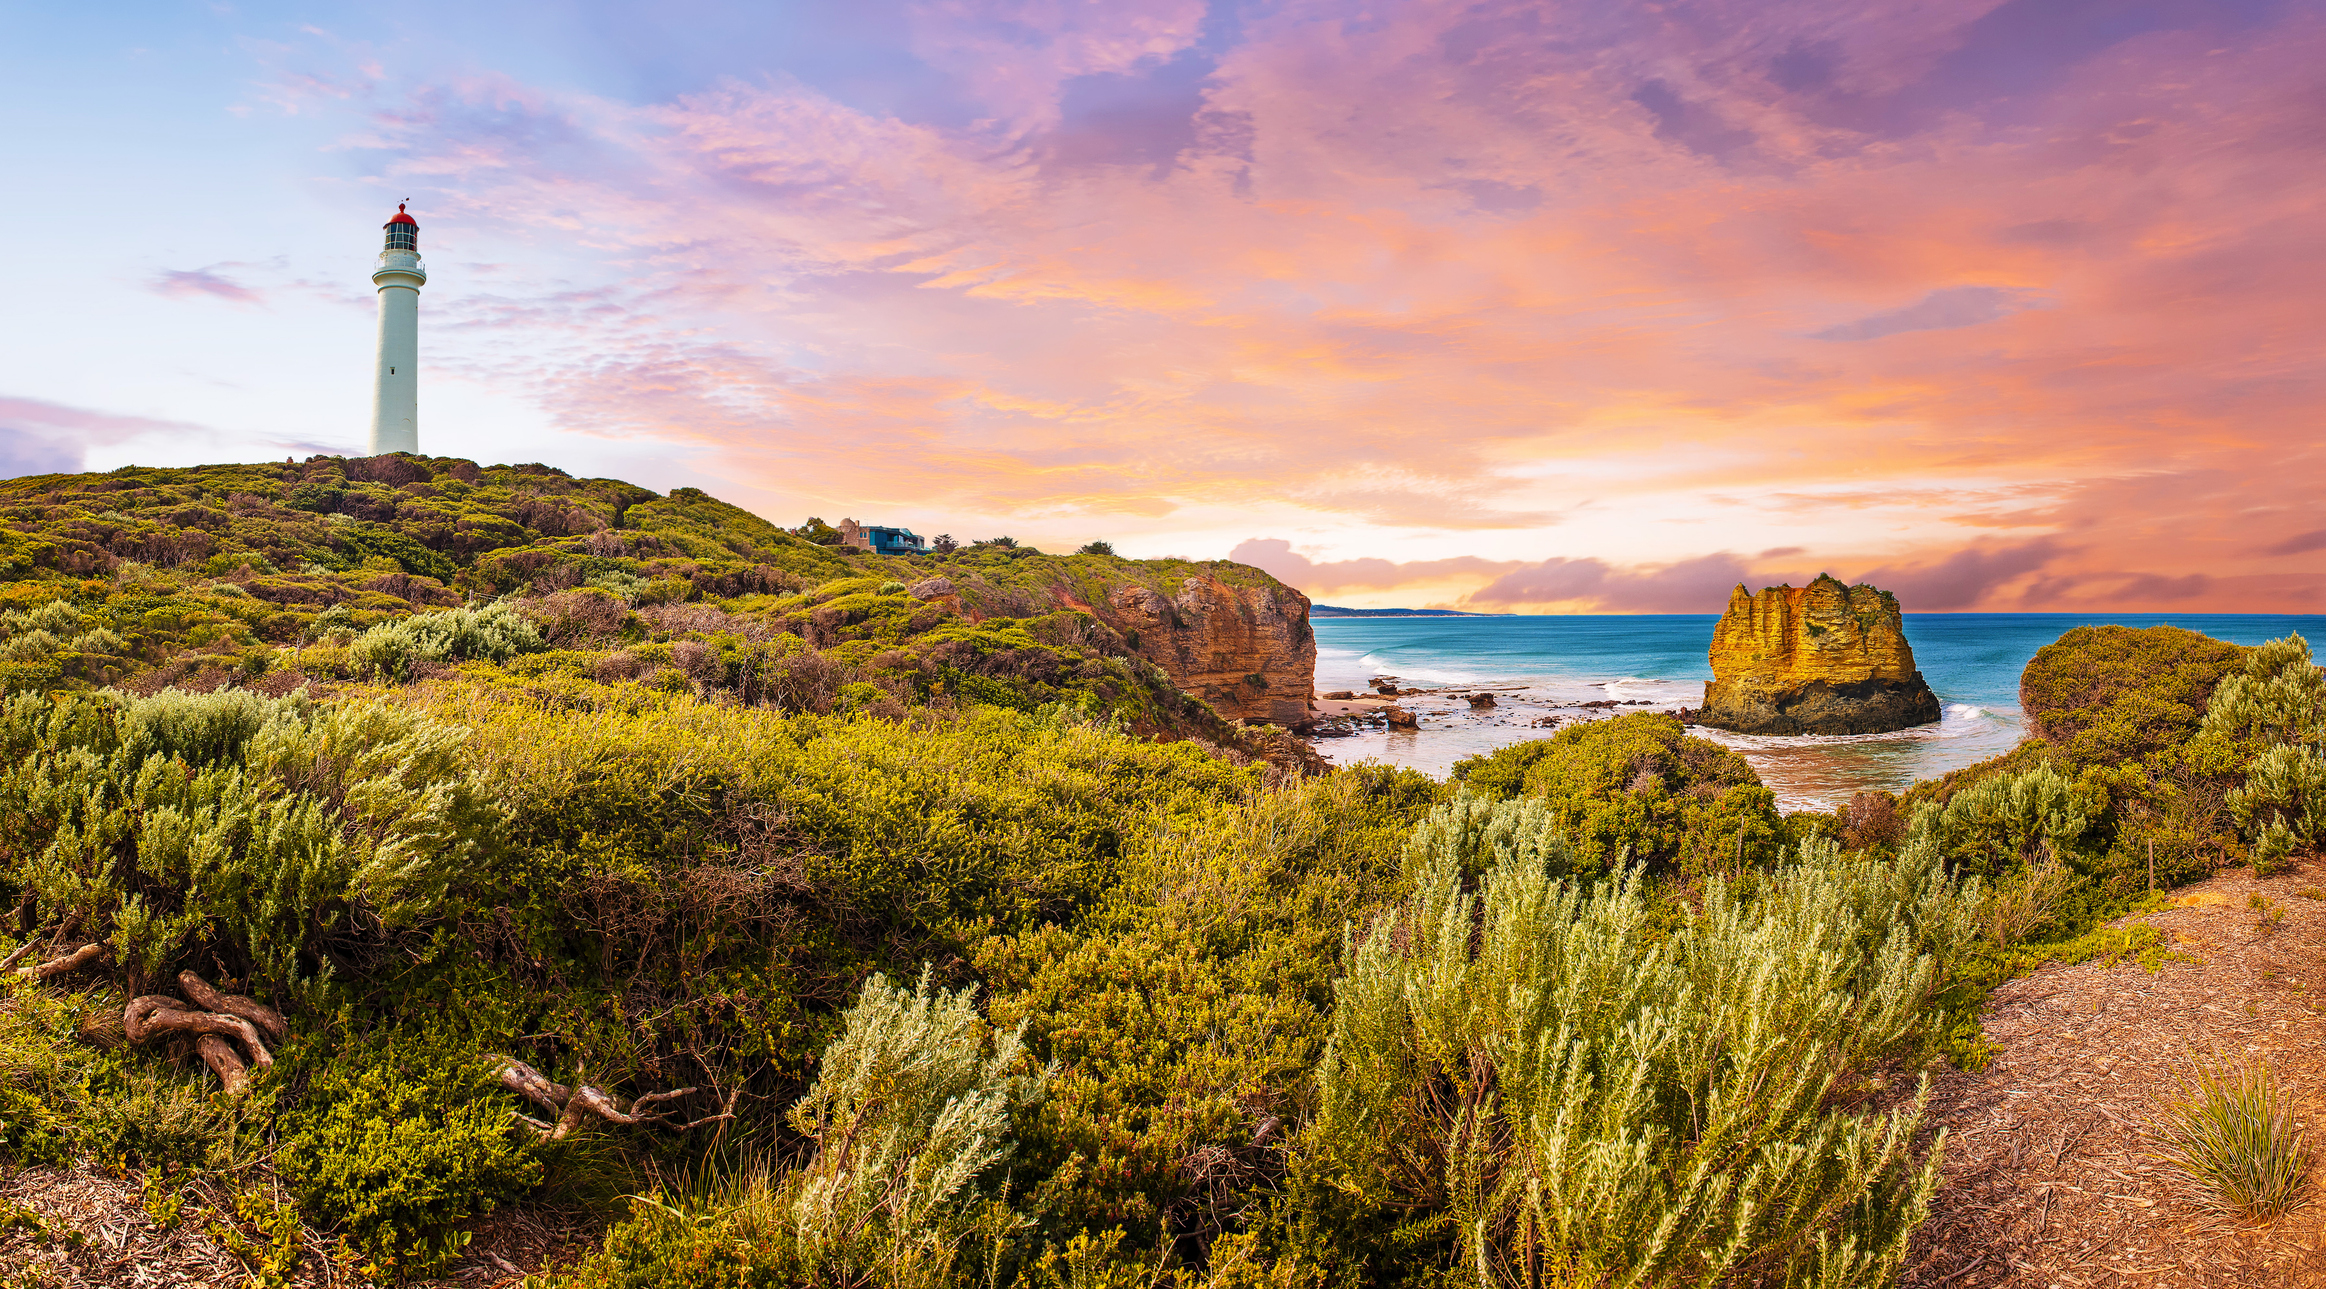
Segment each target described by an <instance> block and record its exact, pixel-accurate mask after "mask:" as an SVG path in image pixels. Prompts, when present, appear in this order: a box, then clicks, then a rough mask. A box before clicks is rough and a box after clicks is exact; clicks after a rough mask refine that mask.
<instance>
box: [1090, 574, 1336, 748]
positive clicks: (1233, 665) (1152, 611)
mask: <svg viewBox="0 0 2326 1289" xmlns="http://www.w3.org/2000/svg"><path fill="white" fill-rule="evenodd" d="M1105 603H1106V605H1107V610H1106V611H1102V612H1101V613H1100V614H1099V616H1100V617H1101V618H1103V619H1104V620H1105V621H1106V622H1107V624H1108V625H1109V626H1111V627H1113V628H1114V629H1115V630H1116V631H1118V632H1121V633H1122V634H1123V635H1124V636H1125V638H1126V639H1129V640H1134V641H1136V642H1137V644H1136V645H1135V648H1136V649H1137V650H1138V653H1139V656H1141V657H1143V658H1146V659H1147V660H1148V661H1150V662H1153V663H1154V664H1155V665H1156V666H1158V667H1161V668H1162V669H1163V670H1164V671H1166V672H1168V673H1170V675H1171V678H1172V679H1173V680H1174V681H1176V682H1177V683H1178V685H1179V687H1180V689H1181V690H1183V691H1185V692H1187V693H1190V694H1193V695H1194V696H1196V697H1197V698H1201V699H1202V700H1203V701H1205V702H1207V703H1209V704H1211V705H1212V708H1213V710H1215V711H1217V712H1218V713H1219V714H1220V715H1222V716H1225V717H1227V718H1228V719H1230V720H1264V721H1268V722H1271V723H1273V724H1277V725H1297V724H1299V723H1301V722H1303V721H1306V720H1307V719H1308V699H1309V695H1310V693H1311V692H1313V690H1314V688H1315V685H1316V633H1315V632H1314V631H1313V630H1312V629H1311V628H1310V627H1309V623H1308V597H1307V596H1305V595H1302V594H1301V593H1300V592H1298V591H1295V590H1293V589H1292V588H1291V587H1289V586H1285V585H1284V584H1282V583H1280V582H1277V581H1276V580H1275V579H1274V578H1268V579H1267V580H1266V581H1257V580H1244V581H1240V582H1231V581H1228V580H1226V579H1223V578H1222V577H1219V576H1217V575H1214V574H1209V573H1196V574H1193V575H1191V576H1188V577H1186V578H1185V579H1184V580H1182V581H1181V582H1180V584H1179V589H1178V591H1177V593H1176V594H1174V595H1171V596H1169V597H1166V596H1164V595H1163V594H1162V593H1161V591H1160V590H1158V589H1156V588H1153V587H1149V586H1144V585H1138V584H1132V585H1127V586H1121V587H1117V588H1116V589H1115V590H1114V591H1113V592H1112V593H1111V594H1109V595H1108V596H1107V598H1106V601H1105Z"/></svg>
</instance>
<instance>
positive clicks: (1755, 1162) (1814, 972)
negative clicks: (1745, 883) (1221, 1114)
mask: <svg viewBox="0 0 2326 1289" xmlns="http://www.w3.org/2000/svg"><path fill="white" fill-rule="evenodd" d="M1456 808H1457V807H1448V808H1447V809H1448V810H1449V811H1452V810H1454V809H1456ZM1498 808H1499V809H1502V810H1509V811H1513V812H1517V811H1520V810H1523V809H1525V807H1523V806H1521V805H1517V804H1509V803H1506V804H1504V805H1502V806H1500V807H1498ZM1538 818H1539V816H1538ZM1534 826H1536V827H1539V826H1540V824H1539V823H1537V824H1535V825H1534ZM1417 836H1418V838H1426V840H1421V839H1417V842H1416V844H1415V847H1414V849H1413V851H1412V852H1411V853H1410V856H1409V860H1408V862H1409V864H1410V865H1411V867H1412V869H1413V871H1414V892H1413V895H1412V897H1411V898H1410V900H1409V901H1408V902H1407V903H1406V904H1404V905H1403V906H1402V907H1401V908H1399V909H1398V910H1397V911H1396V912H1395V913H1394V914H1393V915H1392V916H1390V917H1389V918H1387V919H1385V920H1384V921H1382V922H1380V923H1377V924H1376V925H1374V926H1373V927H1372V928H1371V929H1370V930H1369V931H1368V932H1367V933H1366V934H1365V936H1364V937H1363V939H1362V941H1361V943H1359V944H1357V945H1356V946H1355V948H1354V950H1353V953H1354V957H1353V961H1352V965H1351V967H1350V969H1349V973H1348V976H1347V977H1346V979H1344V980H1343V981H1342V982H1341V984H1340V986H1339V987H1338V998H1337V1002H1336V1006H1335V1010H1334V1017H1333V1037H1332V1042H1331V1046H1330V1047H1329V1048H1328V1049H1327V1051H1326V1053H1325V1055H1324V1059H1323V1062H1322V1064H1321V1066H1320V1067H1319V1070H1318V1073H1317V1086H1318V1093H1317V1096H1318V1109H1317V1114H1316V1119H1315V1121H1314V1122H1313V1123H1312V1124H1311V1125H1310V1126H1309V1128H1308V1129H1307V1130H1306V1131H1305V1132H1304V1133H1303V1136H1302V1139H1301V1141H1302V1146H1303V1148H1304V1150H1305V1151H1306V1154H1307V1162H1306V1165H1305V1166H1306V1167H1307V1168H1308V1169H1311V1170H1313V1172H1312V1173H1311V1176H1312V1177H1313V1178H1314V1180H1315V1182H1316V1183H1317V1184H1318V1185H1319V1186H1320V1187H1321V1188H1322V1190H1321V1191H1317V1192H1312V1193H1314V1194H1321V1195H1328V1196H1338V1197H1341V1199H1340V1200H1339V1201H1332V1202H1315V1203H1312V1207H1311V1210H1310V1213H1309V1216H1308V1220H1309V1221H1310V1222H1312V1223H1317V1224H1318V1225H1319V1226H1320V1227H1321V1231H1319V1233H1321V1234H1324V1235H1325V1236H1326V1237H1327V1238H1326V1240H1325V1242H1324V1247H1323V1248H1322V1249H1320V1250H1319V1251H1318V1252H1317V1253H1316V1254H1315V1255H1314V1256H1315V1257H1317V1258H1318V1259H1319V1260H1320V1263H1321V1264H1323V1265H1330V1259H1332V1258H1333V1257H1335V1256H1350V1255H1353V1254H1354V1253H1356V1252H1357V1251H1359V1250H1365V1249H1368V1248H1370V1249H1371V1250H1372V1253H1373V1257H1374V1259H1375V1260H1374V1262H1373V1263H1372V1264H1371V1267H1370V1275H1371V1276H1372V1277H1374V1278H1376V1282H1378V1283H1399V1284H1437V1283H1447V1282H1449V1281H1450V1280H1452V1279H1453V1278H1455V1277H1457V1276H1458V1277H1459V1279H1460V1280H1461V1281H1462V1282H1465V1283H1467V1282H1472V1281H1475V1282H1478V1283H1494V1284H1502V1283H1529V1282H1530V1277H1534V1278H1540V1279H1543V1280H1545V1281H1547V1282H1556V1283H1589V1284H1609V1285H1646V1284H1656V1285H1677V1284H1702V1285H1711V1284H1721V1283H1729V1282H1731V1280H1749V1279H1753V1278H1760V1279H1762V1280H1764V1281H1767V1282H1776V1281H1782V1282H1784V1283H1790V1284H1821V1285H1834V1286H1841V1285H1862V1284H1872V1283H1878V1282H1880V1281H1881V1280H1883V1279H1884V1278H1886V1277H1887V1275H1888V1274H1889V1273H1890V1272H1891V1271H1892V1270H1894V1269H1895V1268H1896V1267H1897V1266H1898V1264H1899V1263H1900V1261H1901V1260H1902V1259H1903V1257H1904V1255H1905V1251H1906V1241H1907V1239H1908V1237H1909V1236H1910V1235H1911V1234H1912V1232H1913V1230H1914V1228H1915V1226H1916V1225H1917V1224H1918V1223H1919V1222H1920V1221H1921V1219H1922V1217H1923V1216H1924V1214H1925V1212H1926V1211H1927V1204H1928V1200H1929V1197H1930V1195H1931V1193H1932V1191H1933V1190H1934V1189H1935V1187H1936V1185H1937V1170H1938V1160H1937V1158H1936V1155H1935V1153H1932V1154H1928V1155H1925V1156H1923V1157H1921V1158H1917V1150H1916V1147H1915V1145H1914V1138H1915V1135H1916V1132H1917V1131H1918V1129H1919V1126H1920V1122H1921V1113H1922V1101H1921V1099H1920V1098H1918V1099H1917V1100H1916V1101H1915V1102H1914V1103H1913V1104H1912V1105H1911V1106H1910V1107H1909V1108H1906V1109H1902V1110H1900V1111H1898V1112H1896V1113H1894V1114H1890V1115H1879V1116H1872V1117H1859V1116H1856V1115H1852V1114H1848V1113H1846V1112H1844V1111H1842V1110H1840V1109H1837V1108H1835V1106H1834V1100H1835V1097H1836V1094H1837V1093H1840V1092H1843V1091H1845V1090H1852V1089H1857V1088H1861V1087H1863V1086H1864V1084H1865V1082H1866V1080H1867V1079H1868V1077H1869V1076H1870V1075H1872V1074H1873V1072H1874V1067H1875V1065H1876V1063H1877V1062H1878V1061H1880V1060H1881V1059H1882V1058H1884V1057H1886V1056H1889V1055H1893V1054H1909V1053H1912V1052H1914V1051H1917V1050H1920V1048H1921V1046H1922V1045H1923V1044H1924V1043H1927V1042H1929V1041H1930V1040H1931V1039H1932V1038H1934V1037H1935V1035H1934V1034H1933V1033H1932V1026H1933V1025H1934V1024H1935V1023H1936V1022H1937V1020H1938V1019H1939V1017H1938V1015H1937V1013H1936V1012H1935V1011H1934V1010H1933V1009H1932V1008H1931V1007H1930V1006H1929V1003H1930V1000H1931V998H1932V996H1933V994H1934V991H1935V990H1936V988H1937V987H1938V985H1939V984H1940V982H1941V980H1942V978H1943V971H1944V967H1943V964H1944V963H1945V962H1946V961H1947V960H1949V959H1950V958H1951V957H1952V956H1953V955H1954V954H1955V953H1956V952H1958V951H1959V949H1960V948H1961V946H1963V945H1964V944H1965V943H1967V941H1968V940H1969V937H1970V935H1971V925H1972V920H1973V916H1974V910H1975V906H1976V902H1977V892H1976V889H1975V885H1974V886H1971V887H1957V886H1955V885H1954V884H1952V883H1951V882H1949V881H1948V879H1947V878H1946V876H1945V873H1944V869H1943V866H1942V865H1941V864H1940V863H1939V860H1938V857H1937V855H1936V853H1935V852H1934V850H1933V849H1932V848H1931V847H1929V846H1927V845H1924V846H1913V847H1909V848H1908V850H1907V852H1906V854H1905V855H1903V856H1902V857H1900V858H1898V859H1896V860H1890V861H1882V860H1875V859H1844V858H1841V857H1839V856H1838V854H1837V852H1836V851H1835V850H1834V849H1833V847H1832V846H1831V845H1830V844H1823V845H1812V846H1810V847H1808V848H1806V853H1804V854H1803V856H1802V857H1801V861H1800V862H1799V863H1798V864H1797V865H1794V866H1789V867H1785V868H1781V869H1779V870H1777V871H1775V872H1773V873H1771V874H1770V875H1769V876H1768V877H1767V879H1766V880H1765V882H1764V883H1762V886H1763V891H1762V894H1761V895H1760V896H1759V897H1758V898H1756V899H1753V900H1750V901H1747V900H1743V899H1740V898H1739V897H1738V896H1737V895H1736V894H1735V893H1734V892H1732V891H1731V889H1730V888H1729V886H1728V885H1727V883H1725V882H1724V881H1721V880H1719V879H1714V880H1712V881H1710V882H1708V883H1707V884H1706V888H1705V895H1704V904H1703V908H1702V911H1701V912H1700V913H1698V914H1696V915H1695V916H1692V917H1691V918H1689V919H1688V920H1687V921H1686V923H1685V924H1684V925H1682V926H1681V927H1679V928H1677V929H1676V930H1674V931H1672V932H1671V933H1669V934H1666V935H1662V936H1658V935H1657V934H1656V933H1655V931H1654V929H1653V927H1652V924H1651V919H1650V910H1649V907H1648V904H1647V901H1646V900H1645V899H1644V897H1643V892H1642V889H1641V885H1640V878H1639V875H1638V873H1637V871H1636V870H1635V871H1634V872H1632V873H1630V874H1625V875H1622V876H1620V877H1617V878H1613V879H1609V880H1606V881H1602V882H1600V883H1598V884H1597V885H1596V886H1594V887H1591V888H1585V887H1582V886H1578V885H1575V884H1572V883H1569V882H1564V881H1561V880H1559V879H1557V878H1554V877H1553V876H1552V875H1551V873H1550V871H1549V862H1548V861H1547V860H1546V857H1548V856H1554V855H1556V853H1557V852H1558V850H1559V847H1558V846H1557V845H1556V844H1555V843H1554V842H1551V841H1548V840H1546V839H1543V838H1540V837H1538V836H1530V835H1525V834H1523V833H1522V832H1520V831H1519V830H1517V829H1501V830H1498V829H1494V828H1491V827H1489V828H1482V829H1478V830H1476V831H1475V832H1474V833H1466V832H1464V831H1462V830H1456V829H1426V828H1425V829H1424V830H1423V831H1422V832H1421V833H1419V834H1418V835H1417ZM1473 837H1474V838H1475V839H1476V840H1475V841H1473V840H1471V839H1472V838H1473ZM1473 846H1477V847H1482V848H1484V849H1485V850H1488V851H1490V852H1491V854H1489V855H1480V854H1475V853H1471V848H1472V847H1473ZM1480 867H1483V869H1484V872H1485V878H1484V881H1483V884H1482V886H1481V887H1480V888H1479V890H1478V891H1477V893H1475V894H1473V893H1471V892H1470V891H1468V890H1466V889H1465V885H1464V882H1463V880H1462V874H1463V873H1464V872H1465V871H1468V870H1475V869H1478V868H1480ZM1280 1220H1282V1219H1280ZM1336 1225H1337V1226H1338V1228H1339V1229H1334V1227H1335V1226H1336ZM1317 1229H1318V1228H1317V1227H1312V1230H1317ZM1441 1277H1443V1279H1441Z"/></svg>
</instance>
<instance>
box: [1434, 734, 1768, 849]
mask: <svg viewBox="0 0 2326 1289" xmlns="http://www.w3.org/2000/svg"><path fill="white" fill-rule="evenodd" d="M1452 777H1453V779H1454V781H1456V782H1459V783H1464V784H1466V785H1468V786H1469V787H1470V789H1471V790H1472V791H1474V792H1477V793H1480V794H1482V795H1484V796H1486V797H1488V798H1490V799H1494V800H1502V799H1507V798H1510V797H1516V796H1528V797H1539V798H1541V799H1542V800H1543V801H1545V802H1546V803H1548V805H1549V807H1550V811H1551V817H1552V818H1553V819H1554V820H1555V821H1556V823H1557V825H1558V831H1559V833H1560V835H1561V836H1562V837H1563V838H1564V844H1565V845H1567V846H1569V847H1571V848H1572V852H1573V862H1574V863H1575V864H1577V865H1579V866H1580V869H1579V870H1578V871H1581V870H1583V869H1587V870H1591V871H1598V872H1607V871H1612V870H1613V869H1614V868H1616V867H1617V866H1619V865H1620V864H1622V863H1623V862H1624V857H1625V856H1626V855H1628V856H1629V857H1630V858H1632V859H1634V860H1644V861H1646V862H1648V863H1649V864H1651V865H1653V866H1654V867H1655V868H1657V869H1658V870H1659V871H1663V872H1671V871H1675V870H1676V871H1679V872H1681V873H1685V874H1689V875H1698V874H1705V873H1716V872H1734V871H1736V870H1738V869H1739V868H1741V867H1752V866H1758V865H1765V864H1768V863H1771V862H1774V861H1775V859H1776V858H1777V854H1778V849H1779V844H1780V839H1781V837H1782V835H1783V827H1784V824H1783V821H1782V820H1781V819H1780V818H1779V817H1778V814H1777V801H1776V796H1775V794H1774V793H1771V792H1770V791H1769V790H1768V789H1767V788H1765V787H1763V786H1761V781H1760V777H1759V776H1758V775H1755V774H1754V773H1753V771H1752V767H1751V766H1749V765H1747V764H1745V761H1744V758H1743V757H1741V756H1738V755H1737V754H1736V753H1735V752H1732V751H1730V750H1729V749H1727V748H1724V747H1722V746H1720V745H1719V744H1717V743H1714V742H1711V741H1709V740H1707V739H1700V738H1692V737H1690V736H1689V735H1688V734H1687V732H1686V727H1685V726H1683V725H1681V724H1680V722H1679V720H1678V719H1677V718H1676V717H1673V716H1669V715H1666V714H1664V713H1662V712H1639V713H1634V714H1632V715H1629V716H1619V717H1616V718H1614V719H1613V720H1605V721H1585V722H1582V723H1580V724H1575V725H1570V726H1568V727H1567V728H1565V729H1563V730H1560V731H1559V732H1558V733H1557V734H1554V735H1552V736H1551V737H1550V738H1547V739H1538V740H1535V741H1533V742H1530V743H1520V744H1517V745H1515V746H1512V747H1507V748H1503V749H1500V750H1499V751H1496V752H1493V753H1489V754H1485V755H1482V756H1474V757H1468V758H1465V759H1463V760H1461V761H1457V762H1456V763H1455V764H1454V770H1453V776H1452Z"/></svg>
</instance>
